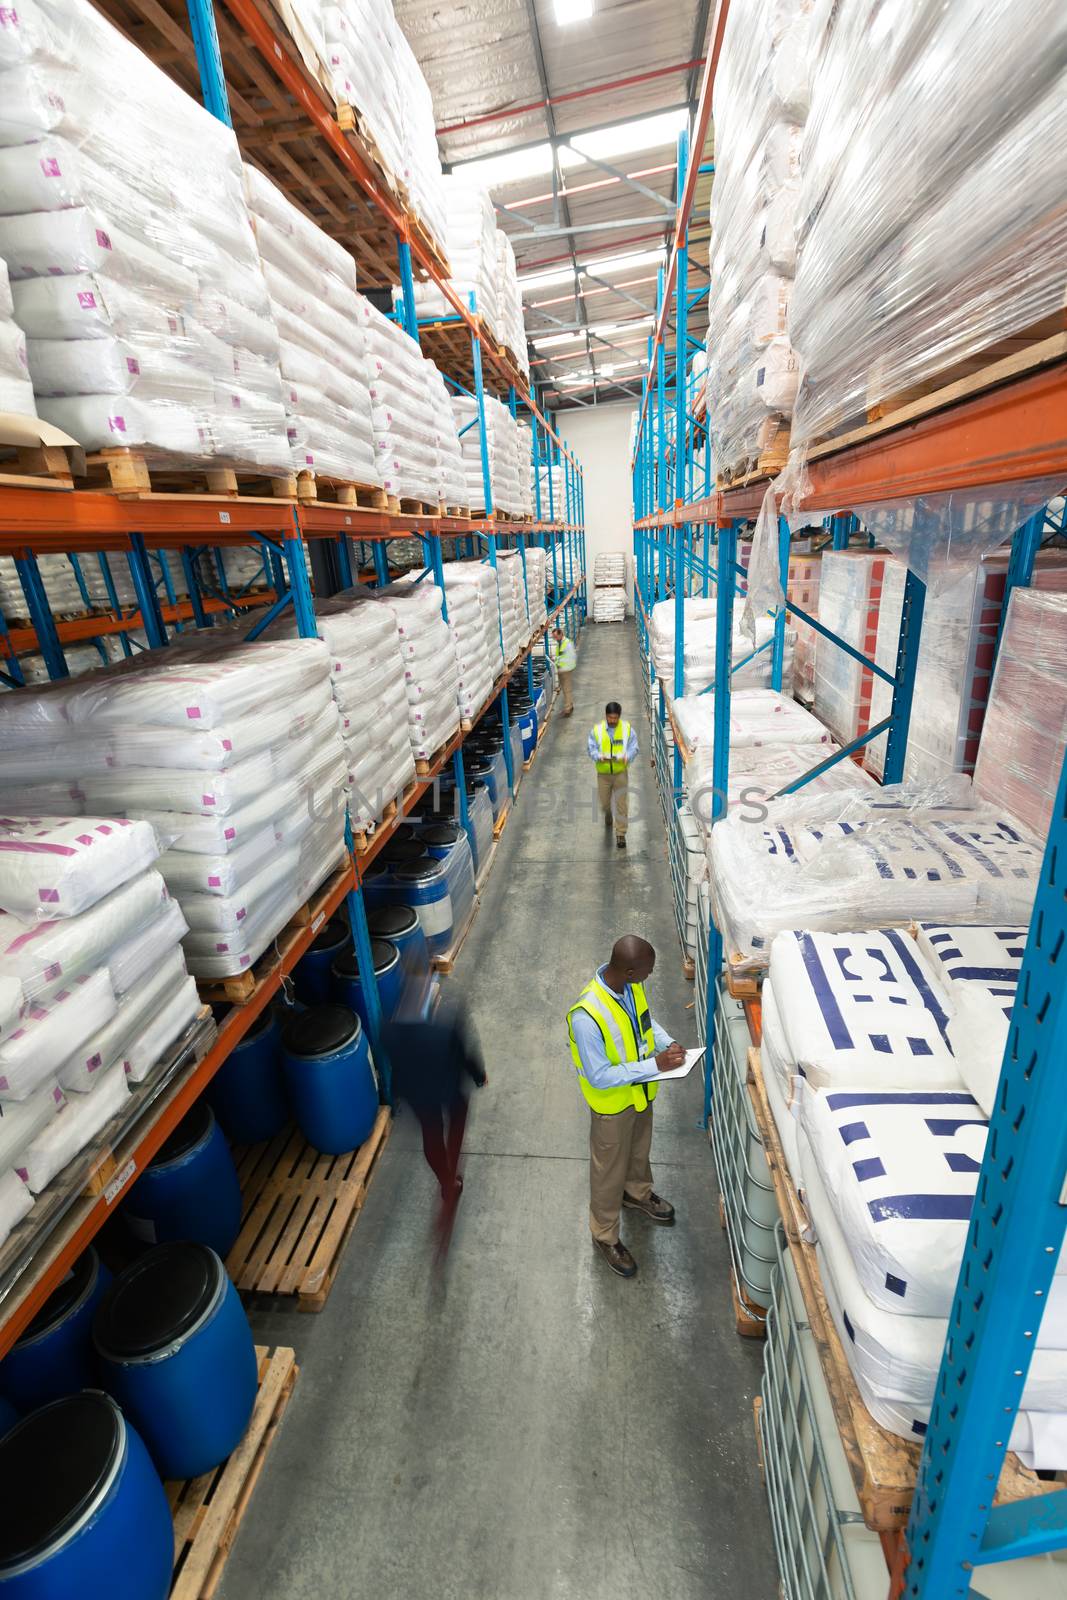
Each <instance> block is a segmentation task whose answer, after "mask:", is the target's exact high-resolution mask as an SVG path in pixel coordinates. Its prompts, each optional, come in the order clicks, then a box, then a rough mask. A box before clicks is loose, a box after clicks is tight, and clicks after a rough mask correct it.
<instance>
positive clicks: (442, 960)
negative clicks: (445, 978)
mask: <svg viewBox="0 0 1067 1600" xmlns="http://www.w3.org/2000/svg"><path fill="white" fill-rule="evenodd" d="M480 905H481V901H480V900H479V899H478V895H477V893H475V896H474V901H473V903H472V905H471V908H470V911H469V912H468V913H467V916H466V919H465V921H464V923H463V926H462V928H460V930H459V932H458V933H456V935H455V937H454V938H453V940H452V943H451V944H450V945H449V947H448V949H447V950H443V951H442V952H441V954H440V955H437V956H434V957H433V960H432V962H431V965H432V967H433V970H434V971H435V972H442V973H446V974H447V973H449V972H451V971H452V970H453V968H454V967H455V965H456V961H457V960H458V958H459V953H460V951H461V950H462V948H463V944H464V941H465V939H466V937H467V935H468V933H470V931H471V928H472V927H473V926H474V919H475V917H476V916H477V915H478V909H479V907H480Z"/></svg>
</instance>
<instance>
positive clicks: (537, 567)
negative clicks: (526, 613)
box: [526, 544, 548, 633]
mask: <svg viewBox="0 0 1067 1600" xmlns="http://www.w3.org/2000/svg"><path fill="white" fill-rule="evenodd" d="M547 581H548V551H547V550H545V549H544V548H543V546H541V545H539V544H527V546H526V598H527V600H528V601H529V606H530V626H531V628H532V629H533V631H534V632H535V633H536V632H537V629H538V628H541V627H543V626H544V625H545V623H546V622H547V621H548V608H547V606H546V605H545V585H546V583H547Z"/></svg>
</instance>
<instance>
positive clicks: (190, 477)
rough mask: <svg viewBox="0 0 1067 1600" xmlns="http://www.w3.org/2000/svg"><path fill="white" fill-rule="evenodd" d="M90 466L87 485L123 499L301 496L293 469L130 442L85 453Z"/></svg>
mask: <svg viewBox="0 0 1067 1600" xmlns="http://www.w3.org/2000/svg"><path fill="white" fill-rule="evenodd" d="M85 468H86V477H87V480H88V482H87V487H89V488H91V489H103V490H106V491H108V492H110V493H111V494H114V495H115V496H116V497H117V498H118V499H120V500H147V499H151V498H152V497H153V496H155V495H160V494H165V495H174V494H181V495H192V496H196V497H197V498H198V499H216V500H218V499H221V500H236V499H255V500H295V499H296V474H295V473H293V472H284V471H280V472H277V473H270V472H265V471H263V469H262V468H248V469H244V468H240V467H227V466H225V465H222V464H221V463H219V464H214V463H212V462H210V461H195V460H189V459H188V458H187V457H183V456H179V455H175V454H173V453H171V452H167V451H162V450H134V449H130V448H127V447H125V446H123V447H116V448H115V449H113V450H99V451H97V452H96V453H95V454H93V455H88V456H86V458H85Z"/></svg>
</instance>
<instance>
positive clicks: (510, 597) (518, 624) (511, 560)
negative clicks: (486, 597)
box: [496, 550, 530, 661]
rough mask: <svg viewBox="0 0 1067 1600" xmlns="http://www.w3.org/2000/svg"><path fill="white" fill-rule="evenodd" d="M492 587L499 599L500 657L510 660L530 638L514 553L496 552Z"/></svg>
mask: <svg viewBox="0 0 1067 1600" xmlns="http://www.w3.org/2000/svg"><path fill="white" fill-rule="evenodd" d="M496 587H497V594H498V596H499V599H500V631H501V635H502V642H503V646H504V655H505V656H506V658H507V660H508V661H514V659H515V657H516V656H517V655H518V653H519V651H520V650H521V649H522V647H523V646H524V645H525V644H528V643H529V639H530V619H529V617H528V616H527V613H526V590H525V586H524V585H523V581H522V564H521V562H520V560H519V555H518V552H517V551H515V550H498V551H497V558H496Z"/></svg>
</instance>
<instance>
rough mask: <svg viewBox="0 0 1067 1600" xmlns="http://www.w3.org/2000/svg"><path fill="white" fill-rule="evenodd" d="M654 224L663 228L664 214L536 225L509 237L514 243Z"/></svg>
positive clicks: (510, 234)
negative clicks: (555, 225)
mask: <svg viewBox="0 0 1067 1600" xmlns="http://www.w3.org/2000/svg"><path fill="white" fill-rule="evenodd" d="M653 224H656V225H657V226H658V227H660V228H662V227H663V217H662V215H660V216H658V217H617V218H616V220H615V221H614V222H582V223H578V224H577V225H575V224H573V223H572V224H571V225H570V226H568V227H563V228H555V227H550V228H546V227H536V228H532V229H531V230H530V232H529V233H509V234H508V238H509V239H510V240H511V242H512V244H514V243H515V241H516V239H519V240H523V239H558V238H562V237H563V236H564V235H566V234H570V233H604V232H606V231H607V230H608V229H609V228H637V227H645V228H647V227H651V226H652V225H653Z"/></svg>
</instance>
